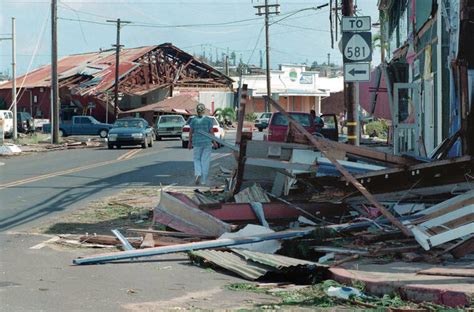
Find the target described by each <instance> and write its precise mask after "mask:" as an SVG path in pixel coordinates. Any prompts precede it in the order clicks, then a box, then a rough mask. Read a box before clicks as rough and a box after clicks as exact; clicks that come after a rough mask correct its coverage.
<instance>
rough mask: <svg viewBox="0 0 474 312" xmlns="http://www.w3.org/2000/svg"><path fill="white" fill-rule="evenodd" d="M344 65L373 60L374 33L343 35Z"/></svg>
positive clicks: (346, 33)
mask: <svg viewBox="0 0 474 312" xmlns="http://www.w3.org/2000/svg"><path fill="white" fill-rule="evenodd" d="M342 52H343V56H344V63H349V62H370V61H371V60H372V33H370V32H358V33H355V32H345V33H343V34H342Z"/></svg>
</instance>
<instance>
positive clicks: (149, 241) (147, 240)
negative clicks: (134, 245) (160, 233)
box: [140, 233, 155, 248]
mask: <svg viewBox="0 0 474 312" xmlns="http://www.w3.org/2000/svg"><path fill="white" fill-rule="evenodd" d="M151 247H155V240H154V239H153V234H152V233H147V234H145V237H144V238H143V242H142V244H141V245H140V248H151Z"/></svg>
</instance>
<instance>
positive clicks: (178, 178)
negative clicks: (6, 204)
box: [0, 161, 193, 231]
mask: <svg viewBox="0 0 474 312" xmlns="http://www.w3.org/2000/svg"><path fill="white" fill-rule="evenodd" d="M92 170H94V169H92ZM192 176H193V163H192V162H191V161H165V162H158V161H157V162H155V163H153V164H150V165H146V166H141V167H138V168H135V169H134V170H130V171H127V172H122V173H120V174H117V175H113V176H110V177H107V178H102V179H97V180H94V181H91V182H89V183H86V184H83V185H81V186H80V187H75V188H64V187H63V186H52V185H47V184H45V186H44V189H45V193H44V200H42V201H41V202H39V203H37V204H35V205H32V206H30V207H28V208H26V209H22V211H19V212H17V213H15V214H13V215H11V216H9V217H6V218H4V219H1V220H0V231H5V230H9V229H12V228H14V227H17V226H20V225H23V224H26V223H28V222H30V221H34V220H36V219H38V218H42V217H45V216H47V215H50V214H51V213H56V212H60V211H64V210H66V209H67V208H69V207H70V206H72V205H74V204H76V203H78V202H80V201H84V200H86V199H90V200H92V199H95V198H94V196H97V194H98V193H100V192H102V191H104V190H117V191H118V190H119V189H125V188H131V187H140V186H144V187H146V186H159V185H167V184H171V183H178V184H180V185H192V182H193V181H192ZM64 177H71V178H81V179H82V178H84V173H82V174H81V173H78V174H75V175H74V174H72V175H64V176H60V177H57V178H64ZM57 178H56V179H57ZM48 182H49V181H47V182H45V183H48ZM30 188H35V189H37V188H38V187H37V186H35V187H30V186H28V185H22V186H17V187H14V189H17V190H21V191H22V192H28V189H30ZM12 189H13V188H12ZM61 189H63V190H62V191H59V193H58V192H57V191H58V190H61Z"/></svg>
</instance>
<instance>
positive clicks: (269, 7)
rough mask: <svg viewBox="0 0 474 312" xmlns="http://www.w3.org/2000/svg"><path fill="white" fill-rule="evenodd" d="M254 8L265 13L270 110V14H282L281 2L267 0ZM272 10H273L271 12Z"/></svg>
mask: <svg viewBox="0 0 474 312" xmlns="http://www.w3.org/2000/svg"><path fill="white" fill-rule="evenodd" d="M254 8H256V9H257V13H256V15H258V16H262V15H265V52H266V63H267V64H266V75H267V99H266V100H265V111H266V112H268V111H270V103H269V100H268V99H269V98H271V95H272V90H271V77H270V34H269V31H268V30H269V26H270V25H269V17H268V16H269V15H270V14H280V5H279V4H268V0H265V5H256V6H254ZM270 10H272V11H271V12H270Z"/></svg>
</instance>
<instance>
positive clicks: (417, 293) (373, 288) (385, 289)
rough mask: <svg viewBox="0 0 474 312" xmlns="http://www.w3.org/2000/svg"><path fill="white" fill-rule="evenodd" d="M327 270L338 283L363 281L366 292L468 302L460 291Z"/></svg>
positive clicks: (417, 299)
mask: <svg viewBox="0 0 474 312" xmlns="http://www.w3.org/2000/svg"><path fill="white" fill-rule="evenodd" d="M329 272H330V274H331V278H332V279H334V280H335V281H337V282H339V283H343V284H346V285H352V282H354V281H361V282H363V283H364V284H365V288H366V290H367V292H368V293H371V294H374V295H384V294H389V293H397V294H399V295H400V296H401V298H402V299H406V300H410V301H413V302H427V301H428V302H433V303H436V304H442V305H445V306H449V307H460V306H461V307H462V306H468V305H469V303H470V297H471V296H470V295H469V294H467V293H464V292H461V291H452V290H446V289H436V288H430V287H424V286H423V285H421V284H416V285H406V284H405V283H404V282H403V281H380V280H376V279H372V278H369V277H360V276H355V275H354V274H352V273H351V272H350V271H348V270H346V269H342V268H331V269H329Z"/></svg>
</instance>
